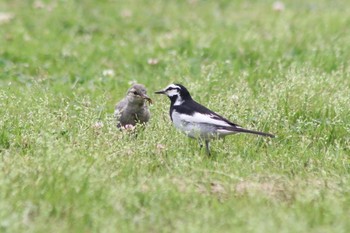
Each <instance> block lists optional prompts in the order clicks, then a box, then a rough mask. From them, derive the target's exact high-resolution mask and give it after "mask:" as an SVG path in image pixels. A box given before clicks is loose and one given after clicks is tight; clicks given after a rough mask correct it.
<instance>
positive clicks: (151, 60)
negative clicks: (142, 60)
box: [147, 58, 159, 65]
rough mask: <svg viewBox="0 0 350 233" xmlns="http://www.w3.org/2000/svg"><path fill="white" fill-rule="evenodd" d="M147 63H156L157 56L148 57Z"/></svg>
mask: <svg viewBox="0 0 350 233" xmlns="http://www.w3.org/2000/svg"><path fill="white" fill-rule="evenodd" d="M147 63H148V64H149V65H157V64H158V63H159V61H158V59H157V58H149V59H148V60H147Z"/></svg>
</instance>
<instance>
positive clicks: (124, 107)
mask: <svg viewBox="0 0 350 233" xmlns="http://www.w3.org/2000/svg"><path fill="white" fill-rule="evenodd" d="M147 101H148V102H149V103H152V100H151V98H149V97H148V96H147V91H146V88H145V86H144V85H142V84H134V85H132V86H131V87H130V88H129V90H128V92H127V93H126V97H125V98H124V99H122V100H121V101H120V102H119V103H117V105H116V106H115V111H114V116H115V118H116V119H117V127H118V128H121V127H123V128H128V127H130V126H135V125H136V124H137V123H141V124H143V123H147V122H148V121H149V118H150V112H149V109H148V106H147V103H146V102H147Z"/></svg>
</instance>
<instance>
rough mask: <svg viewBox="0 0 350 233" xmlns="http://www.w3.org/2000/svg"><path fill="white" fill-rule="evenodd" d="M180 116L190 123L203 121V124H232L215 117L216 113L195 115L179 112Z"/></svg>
mask: <svg viewBox="0 0 350 233" xmlns="http://www.w3.org/2000/svg"><path fill="white" fill-rule="evenodd" d="M179 117H180V119H181V120H182V121H186V122H189V123H203V124H212V125H217V126H229V127H230V126H232V125H230V124H229V123H227V122H226V121H223V120H219V119H215V118H214V117H216V116H214V115H208V114H202V113H195V114H193V115H186V114H179Z"/></svg>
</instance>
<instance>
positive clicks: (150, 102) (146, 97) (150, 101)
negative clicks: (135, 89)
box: [141, 94, 153, 104]
mask: <svg viewBox="0 0 350 233" xmlns="http://www.w3.org/2000/svg"><path fill="white" fill-rule="evenodd" d="M141 97H142V99H144V100H147V101H148V103H149V104H152V103H153V101H152V99H151V98H149V97H148V96H147V95H145V94H143V95H142V96H141Z"/></svg>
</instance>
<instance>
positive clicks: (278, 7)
mask: <svg viewBox="0 0 350 233" xmlns="http://www.w3.org/2000/svg"><path fill="white" fill-rule="evenodd" d="M284 8H285V7H284V3H283V2H280V1H277V2H274V3H273V5H272V9H273V10H274V11H283V10H284Z"/></svg>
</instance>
